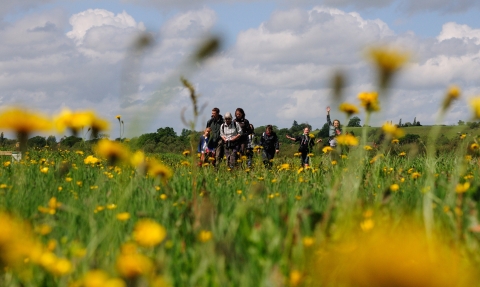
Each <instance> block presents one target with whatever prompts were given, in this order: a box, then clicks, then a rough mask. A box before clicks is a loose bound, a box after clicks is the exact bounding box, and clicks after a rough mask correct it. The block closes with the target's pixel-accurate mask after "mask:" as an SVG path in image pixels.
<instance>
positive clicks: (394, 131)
mask: <svg viewBox="0 0 480 287" xmlns="http://www.w3.org/2000/svg"><path fill="white" fill-rule="evenodd" d="M382 130H383V132H384V133H386V134H387V135H390V136H392V137H394V138H401V137H403V136H404V135H405V133H404V131H403V130H402V129H399V128H398V127H397V126H395V125H392V124H391V123H385V124H383V126H382Z"/></svg>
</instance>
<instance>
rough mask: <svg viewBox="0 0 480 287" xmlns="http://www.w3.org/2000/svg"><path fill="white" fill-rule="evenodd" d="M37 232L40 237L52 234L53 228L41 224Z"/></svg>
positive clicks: (37, 227)
mask: <svg viewBox="0 0 480 287" xmlns="http://www.w3.org/2000/svg"><path fill="white" fill-rule="evenodd" d="M35 232H36V233H38V234H40V235H47V234H49V233H50V232H52V227H51V226H50V225H48V224H40V225H38V226H36V227H35Z"/></svg>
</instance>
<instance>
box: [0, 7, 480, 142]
mask: <svg viewBox="0 0 480 287" xmlns="http://www.w3.org/2000/svg"><path fill="white" fill-rule="evenodd" d="M191 2H194V3H195V4H194V5H192V4H191ZM479 3H480V2H479V1H476V0H459V1H448V0H426V1H416V0H404V1H394V0H317V1H309V0H300V1H299V0H296V1H291V0H284V1H281V0H280V1H248V0H244V1H242V0H196V1H190V0H188V1H187V0H123V1H113V0H112V1H91V0H87V1H74V0H70V1H54V0H23V1H15V0H6V1H3V2H2V5H1V6H0V19H1V21H0V39H1V42H0V106H2V107H7V106H12V105H20V106H23V107H27V108H30V109H35V110H38V111H42V112H44V113H47V114H50V115H54V114H56V113H58V112H60V111H61V110H62V109H64V108H70V109H72V110H80V109H93V110H95V111H96V112H97V113H98V114H99V115H100V116H102V117H104V118H106V119H109V120H110V121H111V122H112V130H111V131H110V134H111V137H112V138H114V137H118V133H119V132H118V126H117V125H116V124H117V123H116V122H115V121H116V119H115V116H116V115H118V114H120V115H121V116H122V119H123V120H124V122H125V127H126V136H127V137H133V136H138V135H140V134H142V133H145V132H154V131H155V130H156V129H157V128H159V127H165V126H170V127H173V128H174V129H175V130H176V131H177V132H180V131H181V130H182V128H186V126H185V124H184V123H183V122H182V120H181V111H182V110H183V109H184V108H186V111H185V118H186V119H187V120H191V119H192V109H191V104H190V99H189V94H188V92H187V91H186V90H185V89H184V88H183V87H182V86H181V82H180V76H184V77H186V78H187V79H189V81H191V82H192V83H193V85H194V86H195V88H196V90H197V93H198V94H199V96H200V97H199V106H201V107H205V109H204V110H203V113H202V114H201V115H200V117H199V119H198V121H197V125H196V127H195V128H196V129H202V128H203V127H204V125H205V122H206V120H207V119H208V118H209V117H210V113H211V109H212V108H213V107H218V108H220V110H221V113H222V114H224V113H225V112H227V111H230V112H233V111H234V110H235V109H236V108H237V107H242V108H243V109H244V110H245V112H246V115H247V119H249V120H250V122H251V123H253V124H254V125H255V126H260V125H266V124H273V125H277V126H278V127H290V126H291V124H292V122H293V121H294V120H297V121H298V122H299V123H300V122H308V123H310V124H311V125H312V126H313V127H314V128H320V127H321V126H322V125H323V124H324V123H325V115H326V111H325V108H326V107H327V106H329V105H332V114H333V116H334V117H335V118H338V119H340V120H341V121H345V116H344V115H342V114H340V112H338V109H337V108H338V104H339V102H338V101H333V98H332V91H331V89H330V87H331V78H332V75H333V74H334V73H336V72H337V71H341V72H342V73H343V74H344V75H345V77H346V88H345V91H344V98H343V99H342V101H348V102H351V103H355V104H356V103H357V102H358V100H357V99H356V97H357V94H358V93H359V92H363V91H373V90H376V80H375V74H374V70H373V68H372V66H371V64H370V63H369V62H368V61H367V60H366V59H365V50H366V49H367V48H368V47H370V46H374V45H379V44H389V45H394V46H395V47H399V48H402V49H405V50H406V51H409V52H410V53H411V55H412V57H411V60H410V62H409V64H408V65H407V66H406V67H405V68H404V69H403V70H402V71H401V73H400V74H399V75H398V77H396V78H395V79H394V82H393V86H392V88H391V89H390V90H389V93H388V94H387V95H384V96H383V97H382V99H381V106H382V111H381V112H380V113H378V114H376V115H375V116H374V117H373V119H372V124H373V125H379V124H381V123H382V122H384V121H387V120H388V121H390V120H391V121H393V122H394V123H397V122H398V121H399V120H400V119H402V121H403V122H407V121H413V119H414V117H416V119H417V120H418V121H420V122H421V123H422V124H433V123H435V121H436V118H437V115H436V113H437V110H438V108H439V106H440V103H441V101H442V99H443V97H444V94H445V91H446V89H447V88H448V86H449V85H451V84H457V85H459V86H460V87H461V89H462V99H461V100H459V101H457V102H456V103H455V104H454V105H453V106H452V108H451V109H450V111H449V113H448V114H447V116H446V117H445V119H444V123H446V124H455V123H457V122H458V120H470V116H471V114H472V113H471V111H470V108H469V106H468V99H469V98H472V97H474V96H479V95H480V88H479V87H478V83H479V82H480V73H479V71H480V57H479V56H480V20H479V18H478V13H479V8H480V4H479ZM212 36H215V37H220V38H221V40H222V46H221V49H220V51H219V52H218V53H217V54H216V55H215V56H214V57H212V58H209V59H207V60H205V61H202V62H195V61H193V60H192V57H191V54H192V53H193V52H194V51H195V50H196V48H197V47H198V46H199V43H201V42H202V41H203V40H204V39H207V38H209V37H212ZM138 39H150V41H147V43H149V44H147V45H140V44H139V40H138ZM142 43H145V41H144V42H142ZM359 117H360V118H361V119H362V124H363V123H364V122H363V120H364V117H365V115H364V114H360V115H359Z"/></svg>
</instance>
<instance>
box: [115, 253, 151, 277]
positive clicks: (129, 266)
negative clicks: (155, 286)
mask: <svg viewBox="0 0 480 287" xmlns="http://www.w3.org/2000/svg"><path fill="white" fill-rule="evenodd" d="M116 268H117V271H118V273H119V274H120V275H121V276H122V277H124V278H135V277H138V276H140V275H144V274H148V273H150V271H151V270H152V268H153V264H152V262H151V261H150V259H148V257H146V256H145V255H142V254H138V253H132V254H120V256H118V257H117V262H116Z"/></svg>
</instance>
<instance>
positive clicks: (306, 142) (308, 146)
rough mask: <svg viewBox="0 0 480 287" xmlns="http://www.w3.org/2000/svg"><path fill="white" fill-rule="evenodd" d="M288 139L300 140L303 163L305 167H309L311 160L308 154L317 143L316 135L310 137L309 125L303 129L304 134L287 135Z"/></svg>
mask: <svg viewBox="0 0 480 287" xmlns="http://www.w3.org/2000/svg"><path fill="white" fill-rule="evenodd" d="M286 137H287V139H289V140H292V141H295V142H300V147H299V148H298V152H300V153H301V159H300V161H301V165H302V166H303V167H308V166H309V162H310V157H309V156H308V154H309V153H310V151H311V150H312V149H313V145H314V144H315V140H314V138H315V137H310V129H309V128H308V127H306V128H304V129H303V135H301V136H298V137H295V138H294V137H291V136H289V135H286Z"/></svg>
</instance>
